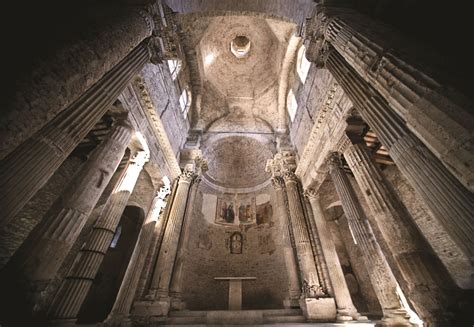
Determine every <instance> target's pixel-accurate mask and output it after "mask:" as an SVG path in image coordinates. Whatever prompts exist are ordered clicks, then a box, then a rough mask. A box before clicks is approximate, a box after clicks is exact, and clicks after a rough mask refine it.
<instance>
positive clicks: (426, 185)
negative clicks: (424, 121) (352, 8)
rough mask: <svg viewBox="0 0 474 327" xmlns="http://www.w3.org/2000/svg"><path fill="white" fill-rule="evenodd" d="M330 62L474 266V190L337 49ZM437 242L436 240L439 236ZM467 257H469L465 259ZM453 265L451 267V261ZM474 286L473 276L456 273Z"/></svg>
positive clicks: (330, 52) (464, 284)
mask: <svg viewBox="0 0 474 327" xmlns="http://www.w3.org/2000/svg"><path fill="white" fill-rule="evenodd" d="M322 53H323V54H322V56H323V57H326V58H327V60H326V67H327V68H328V69H329V71H330V72H331V73H332V74H333V75H334V77H335V78H336V80H337V81H338V83H339V84H340V85H341V86H342V88H343V89H344V91H345V92H346V94H347V95H348V97H349V98H350V100H351V101H352V103H353V104H354V106H355V107H356V109H357V110H358V112H359V113H360V115H361V116H362V118H363V119H364V120H365V121H366V122H367V123H368V124H369V125H370V127H371V128H372V129H373V130H374V131H375V133H376V134H377V136H378V137H379V139H380V142H381V143H382V144H383V145H384V146H385V147H386V148H387V149H388V151H389V154H390V157H391V158H392V159H393V161H394V162H395V163H396V164H397V167H398V169H399V170H400V171H401V172H402V174H403V175H404V176H405V177H406V178H407V180H408V182H409V183H410V184H411V185H412V187H413V188H414V189H415V191H416V192H417V193H418V194H419V195H420V196H421V198H422V199H423V201H424V202H425V204H426V206H427V207H428V208H429V209H430V211H431V213H432V214H433V217H434V218H435V219H436V220H437V221H439V223H440V224H441V225H442V226H443V227H444V229H445V230H446V232H447V234H448V237H450V238H451V239H452V240H453V241H454V242H455V243H456V245H457V247H458V248H457V249H453V251H456V252H457V253H456V255H457V256H458V257H459V260H460V261H459V263H458V267H459V266H466V271H468V272H469V271H470V272H472V271H473V268H472V265H470V264H469V263H467V264H466V262H469V261H468V260H467V261H466V260H464V259H463V258H464V257H467V258H472V257H474V239H473V238H472V235H474V216H473V215H472V212H474V195H473V193H471V192H470V191H469V190H467V189H466V188H465V187H463V185H462V184H461V183H460V182H459V181H458V180H457V179H456V178H455V177H454V176H453V175H452V174H451V173H450V172H449V171H448V170H447V169H446V167H444V166H443V164H442V163H441V162H440V161H439V160H438V159H437V158H436V157H435V156H434V155H433V154H432V153H431V151H430V150H429V149H428V148H427V147H426V146H425V145H424V144H423V143H421V141H420V140H418V138H417V137H416V136H415V135H414V134H413V133H412V132H411V131H410V130H408V128H407V126H406V124H405V122H404V121H403V120H402V119H401V118H400V117H399V116H398V115H397V113H396V112H395V111H394V110H393V109H392V107H391V106H390V105H389V104H388V103H387V102H386V101H385V100H384V99H383V98H382V97H381V96H380V95H379V94H378V93H377V91H376V90H375V89H373V88H372V87H371V86H370V85H368V84H367V83H366V82H365V81H364V80H362V78H361V77H360V76H359V75H358V73H357V72H355V71H354V70H353V69H352V68H351V67H350V66H349V64H348V63H347V62H346V61H345V60H344V58H342V57H341V55H339V54H338V53H337V52H336V51H335V50H334V49H331V48H330V47H329V48H326V50H323V51H322ZM432 242H436V241H435V240H433V241H432ZM462 260H464V261H463V262H461V261H462ZM448 270H449V267H448ZM456 282H457V284H458V285H459V286H461V287H463V288H470V287H472V285H470V282H469V281H466V280H460V279H456Z"/></svg>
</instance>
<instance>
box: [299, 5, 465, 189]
mask: <svg viewBox="0 0 474 327" xmlns="http://www.w3.org/2000/svg"><path fill="white" fill-rule="evenodd" d="M316 11H317V15H316V17H315V18H314V23H313V24H312V25H311V24H310V26H311V28H309V29H308V31H307V32H308V34H311V35H307V36H308V37H310V38H312V40H314V39H318V38H322V37H324V39H325V40H326V41H327V42H329V43H330V44H331V45H332V46H333V47H334V48H335V49H336V50H337V52H338V53H339V54H340V55H341V56H342V57H343V58H344V59H345V61H346V62H347V63H348V64H349V65H350V66H351V67H352V68H353V69H354V71H355V72H357V74H358V76H360V77H361V78H362V79H363V80H364V81H365V82H367V83H369V84H370V85H371V86H373V87H374V88H375V90H377V92H379V94H380V95H381V96H382V97H383V98H384V99H385V100H386V101H387V102H388V104H389V105H390V106H391V107H392V108H394V109H395V111H396V112H397V113H398V114H399V115H400V116H401V117H402V118H403V120H404V121H405V122H406V124H407V126H408V128H409V129H410V130H411V131H412V132H413V133H415V134H416V135H417V136H418V137H419V138H420V139H421V140H422V141H423V142H424V143H425V144H426V145H427V146H428V147H429V148H430V149H431V150H432V151H433V152H434V154H435V155H436V156H437V157H438V158H439V159H440V160H441V161H442V162H443V163H444V165H446V167H447V168H448V169H449V170H450V171H451V172H452V173H453V174H454V175H455V176H456V177H457V178H458V179H459V180H460V181H461V182H462V183H463V184H464V185H465V186H466V187H467V188H469V189H470V190H471V191H474V173H473V170H472V169H470V167H472V166H474V155H473V154H474V149H473V144H474V142H473V141H474V140H473V134H472V126H473V125H474V116H473V114H472V107H473V104H472V102H471V101H470V100H467V99H466V98H465V97H463V96H462V95H460V94H458V93H456V92H455V91H453V90H452V89H450V88H449V87H446V83H444V82H442V81H439V80H436V75H435V74H434V73H433V72H436V73H439V72H440V69H442V66H443V65H446V64H445V63H444V62H443V61H444V59H443V58H442V57H441V56H437V55H436V54H435V53H434V51H430V50H429V49H425V48H423V47H422V46H420V44H416V43H414V42H411V41H410V40H408V39H406V38H405V37H403V36H402V35H401V34H398V33H397V32H396V31H394V30H393V29H391V28H389V27H388V26H387V25H383V24H380V23H377V22H375V21H373V20H371V19H370V18H369V17H367V16H364V15H362V14H360V13H357V12H356V11H355V10H351V9H347V8H335V7H332V8H331V7H324V6H318V7H317V9H316ZM316 42H317V41H316ZM310 53H311V50H310ZM420 54H421V55H422V56H424V57H423V58H420ZM420 59H422V61H420ZM414 60H416V61H418V62H416V61H414ZM410 61H411V62H410ZM429 66H432V67H436V68H435V69H436V70H432V71H430V70H429V68H428V67H429ZM420 67H422V68H421V69H420Z"/></svg>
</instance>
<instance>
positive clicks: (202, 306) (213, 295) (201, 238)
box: [183, 183, 288, 310]
mask: <svg viewBox="0 0 474 327" xmlns="http://www.w3.org/2000/svg"><path fill="white" fill-rule="evenodd" d="M209 194H214V195H218V193H217V192H214V191H212V190H211V189H210V188H208V187H206V185H205V184H204V183H201V186H200V188H199V190H198V194H197V196H196V202H195V206H194V215H193V216H192V220H191V221H190V225H189V226H191V228H192V230H191V233H190V242H189V243H188V245H189V247H188V249H187V251H188V255H187V258H186V261H185V263H184V268H183V269H184V281H183V299H184V301H185V302H186V303H187V308H188V309H191V310H216V309H222V310H225V309H227V305H228V302H227V301H228V287H229V286H228V281H216V280H214V277H229V276H244V277H256V278H257V279H256V280H255V281H244V282H243V286H242V289H243V290H242V305H243V308H244V309H269V308H282V307H283V299H284V297H285V292H286V290H287V285H288V278H287V275H286V270H285V266H284V261H283V253H282V249H281V246H280V245H281V243H280V242H281V239H282V237H281V235H282V232H281V227H280V220H281V217H278V210H277V208H276V207H275V198H274V193H273V189H272V188H271V187H267V188H265V189H263V190H261V191H258V192H254V193H252V194H245V195H242V194H239V196H241V197H242V198H243V197H245V196H257V197H258V196H262V195H263V197H268V199H269V200H270V201H269V202H270V204H271V205H272V212H273V213H272V214H271V219H270V222H268V223H262V224H260V225H257V224H256V223H251V224H240V225H232V226H229V225H225V224H216V223H215V222H214V219H215V209H214V212H212V210H207V209H205V207H206V206H207V205H208V204H206V205H204V206H203V198H204V197H206V201H204V202H206V203H209V201H207V199H208V197H209ZM211 202H212V201H211ZM258 203H259V200H258V199H257V204H258ZM203 207H204V208H203ZM214 208H215V205H214ZM203 212H204V213H203ZM234 232H239V233H241V235H242V237H243V248H242V253H241V254H231V249H230V237H231V236H232V234H233V233H234Z"/></svg>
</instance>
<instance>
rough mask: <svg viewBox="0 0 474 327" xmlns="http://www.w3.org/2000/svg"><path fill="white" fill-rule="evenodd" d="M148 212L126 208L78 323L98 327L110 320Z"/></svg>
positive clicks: (80, 313) (136, 208)
mask: <svg viewBox="0 0 474 327" xmlns="http://www.w3.org/2000/svg"><path fill="white" fill-rule="evenodd" d="M144 218H145V212H144V211H143V209H142V208H140V207H137V206H131V205H129V206H127V207H125V210H124V212H123V214H122V217H121V218H120V222H119V224H118V227H117V229H116V232H115V235H114V238H113V239H112V242H111V244H110V246H109V249H108V250H107V253H106V255H105V257H104V261H103V262H102V265H101V266H100V269H99V272H98V273H97V275H96V277H95V279H94V283H93V284H92V287H91V289H90V290H89V293H88V294H87V297H86V299H85V301H84V303H83V305H82V307H81V310H80V311H79V314H78V319H77V322H78V323H98V322H102V321H104V320H105V319H106V318H107V315H108V314H109V312H110V310H111V309H112V306H113V304H114V302H115V298H116V296H117V293H118V291H119V288H120V285H121V283H122V280H123V277H124V275H125V271H126V269H127V266H128V262H129V261H130V258H131V256H132V252H133V249H134V247H135V244H136V242H137V239H138V234H139V232H140V228H141V225H142V223H143V220H144Z"/></svg>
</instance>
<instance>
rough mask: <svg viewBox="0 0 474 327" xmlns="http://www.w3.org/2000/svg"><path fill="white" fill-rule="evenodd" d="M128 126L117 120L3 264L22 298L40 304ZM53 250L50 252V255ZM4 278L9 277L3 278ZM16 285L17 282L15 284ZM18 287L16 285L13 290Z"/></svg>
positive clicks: (126, 139) (118, 155)
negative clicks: (26, 237)
mask: <svg viewBox="0 0 474 327" xmlns="http://www.w3.org/2000/svg"><path fill="white" fill-rule="evenodd" d="M131 135H132V128H131V127H130V125H129V123H128V122H126V121H125V120H123V119H120V120H118V121H117V123H116V124H115V126H114V127H113V128H112V130H111V131H110V133H109V134H108V135H107V138H106V139H105V140H104V141H103V142H102V143H101V144H100V145H99V146H98V147H97V148H96V149H95V150H94V151H93V152H92V154H91V156H90V158H89V159H88V160H87V162H86V163H85V165H84V166H83V167H82V168H81V170H80V171H79V172H78V173H77V174H76V176H75V177H74V178H73V180H72V181H71V183H70V184H69V185H68V187H67V188H66V190H65V191H64V192H63V193H62V194H61V196H60V197H59V199H58V200H56V202H55V203H54V204H53V206H52V207H51V208H50V210H49V211H48V212H47V213H46V215H45V217H44V218H43V220H42V221H41V222H40V223H39V224H38V226H36V227H35V229H34V230H33V231H32V233H31V234H30V236H29V237H28V239H27V240H26V241H25V243H23V244H22V246H21V247H20V249H19V250H18V251H17V252H16V253H15V255H14V256H13V257H12V260H11V261H10V263H9V264H8V266H7V268H6V269H7V271H8V273H9V274H10V276H15V277H14V279H15V280H19V281H21V283H22V284H23V285H22V286H21V288H22V289H24V291H25V293H26V294H24V295H25V296H26V299H27V300H28V302H30V303H31V304H32V305H33V304H36V306H38V305H39V307H41V304H40V303H39V302H41V301H42V300H41V294H42V291H44V289H45V288H46V286H47V285H48V284H49V282H50V281H51V280H53V279H54V277H55V275H56V273H57V271H58V269H59V268H60V267H61V264H62V263H63V261H64V259H65V258H66V256H67V254H68V253H69V250H70V249H71V247H72V246H73V244H74V243H75V241H76V240H77V237H78V236H79V233H80V232H81V230H82V228H83V226H84V224H85V223H86V221H87V218H88V217H89V215H90V213H91V212H92V210H93V209H94V207H95V205H96V204H97V201H99V198H100V196H101V195H102V192H103V191H104V189H105V187H106V186H107V184H108V183H109V181H110V179H111V177H112V175H113V174H114V172H115V170H116V169H117V167H118V165H119V164H120V161H121V160H122V157H123V155H124V152H125V149H126V147H127V145H128V144H129V143H130V139H131ZM52 253H54V255H52ZM6 280H10V281H11V279H9V278H7V279H6ZM16 287H18V285H17V286H16ZM20 292H21V291H20V290H19V289H18V288H17V289H16V293H17V294H18V293H20Z"/></svg>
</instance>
